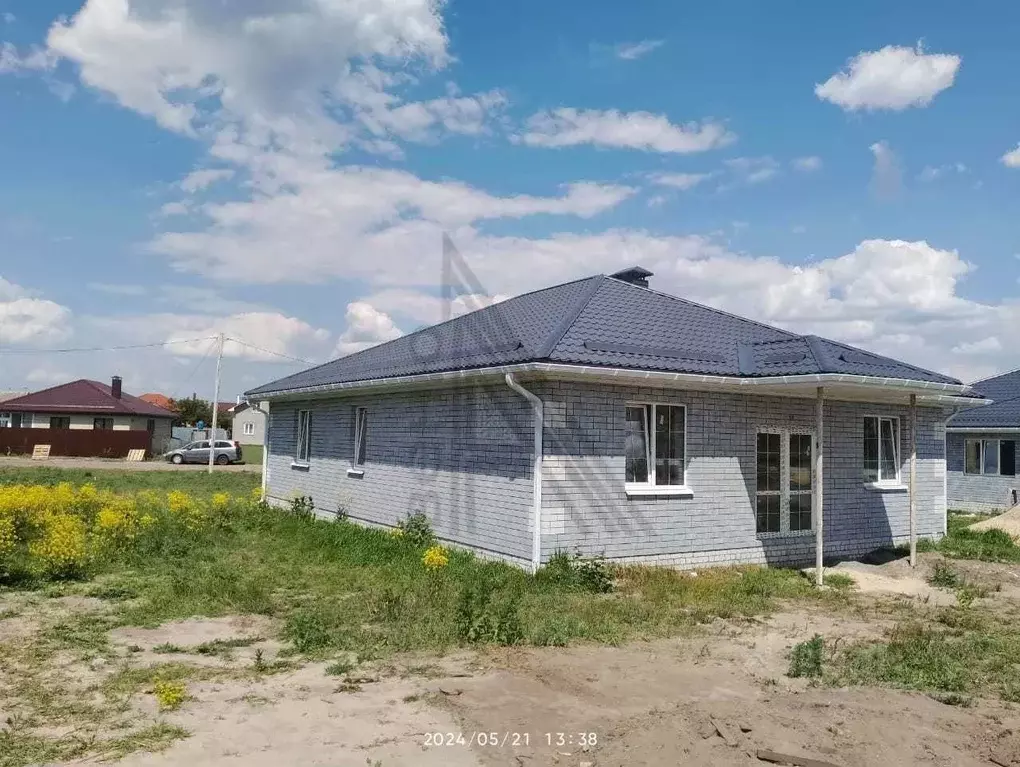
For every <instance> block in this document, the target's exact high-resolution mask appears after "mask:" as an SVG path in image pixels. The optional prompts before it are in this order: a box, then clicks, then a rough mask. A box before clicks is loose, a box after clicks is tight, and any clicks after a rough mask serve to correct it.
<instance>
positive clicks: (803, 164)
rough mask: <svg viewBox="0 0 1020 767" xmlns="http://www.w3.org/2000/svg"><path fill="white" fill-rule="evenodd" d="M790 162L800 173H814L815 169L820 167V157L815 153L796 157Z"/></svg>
mask: <svg viewBox="0 0 1020 767" xmlns="http://www.w3.org/2000/svg"><path fill="white" fill-rule="evenodd" d="M791 164H792V165H793V169H794V170H799V171H800V172H801V173H814V172H815V171H816V170H821V169H822V158H821V157H818V156H816V155H811V156H809V157H798V158H796V159H795V160H794V161H793V163H791Z"/></svg>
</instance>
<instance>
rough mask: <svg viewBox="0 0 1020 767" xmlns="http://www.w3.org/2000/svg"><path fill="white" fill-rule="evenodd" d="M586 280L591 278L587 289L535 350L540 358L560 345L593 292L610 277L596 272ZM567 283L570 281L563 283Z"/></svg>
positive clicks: (597, 290) (592, 296) (593, 294)
mask: <svg viewBox="0 0 1020 767" xmlns="http://www.w3.org/2000/svg"><path fill="white" fill-rule="evenodd" d="M585 279H586V280H591V285H589V286H588V289H587V290H585V291H584V293H582V294H581V297H580V298H579V299H578V300H577V303H576V304H575V305H574V307H573V308H572V309H571V310H570V312H568V313H567V316H566V317H564V318H563V320H562V321H561V322H560V324H559V325H557V326H556V327H555V328H554V329H553V331H552V332H551V333H550V334H549V337H548V338H546V340H545V342H544V343H543V344H542V345H541V346H540V347H539V348H538V349H536V350H535V356H536V357H537V358H538V359H540V360H542V359H546V358H547V357H548V356H549V355H550V354H552V353H553V349H555V348H556V347H557V346H559V345H560V341H562V340H563V339H564V337H566V335H567V333H569V332H570V329H571V328H572V327H574V323H575V322H577V320H578V318H579V317H580V316H581V314H582V312H584V310H585V309H587V308H588V304H590V303H591V300H592V299H593V298H594V297H595V294H596V293H598V292H599V288H601V287H602V286H603V285H605V283H606V280H608V279H610V278H609V277H607V276H606V275H604V274H597V275H595V276H593V277H585ZM564 284H565V285H569V284H570V283H564Z"/></svg>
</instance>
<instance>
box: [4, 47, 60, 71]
mask: <svg viewBox="0 0 1020 767" xmlns="http://www.w3.org/2000/svg"><path fill="white" fill-rule="evenodd" d="M56 66H57V57H56V56H55V55H53V54H52V53H51V52H50V51H48V50H47V49H45V48H39V47H38V46H34V47H32V48H30V49H29V51H28V53H26V54H24V55H22V54H20V53H18V49H17V48H15V47H14V45H12V44H11V43H7V42H4V43H0V75H2V74H12V73H18V72H51V71H52V70H53V69H54V68H56Z"/></svg>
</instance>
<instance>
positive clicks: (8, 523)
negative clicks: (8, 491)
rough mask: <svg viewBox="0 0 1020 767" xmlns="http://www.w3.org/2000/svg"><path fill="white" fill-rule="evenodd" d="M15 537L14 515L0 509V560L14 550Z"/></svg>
mask: <svg viewBox="0 0 1020 767" xmlns="http://www.w3.org/2000/svg"><path fill="white" fill-rule="evenodd" d="M16 543H17V537H16V533H15V529H14V515H13V514H8V513H7V512H4V511H0V562H2V561H3V559H4V557H6V556H7V555H9V554H10V553H11V552H12V551H14V545H15V544H16Z"/></svg>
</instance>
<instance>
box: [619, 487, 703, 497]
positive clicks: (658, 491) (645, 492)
mask: <svg viewBox="0 0 1020 767" xmlns="http://www.w3.org/2000/svg"><path fill="white" fill-rule="evenodd" d="M624 490H625V491H626V493H627V497H628V498H641V497H646V496H656V495H658V496H669V497H671V498H693V497H694V491H693V490H691V488H689V487H687V486H686V485H662V486H659V487H657V486H655V485H628V486H626V487H625V488H624Z"/></svg>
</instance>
